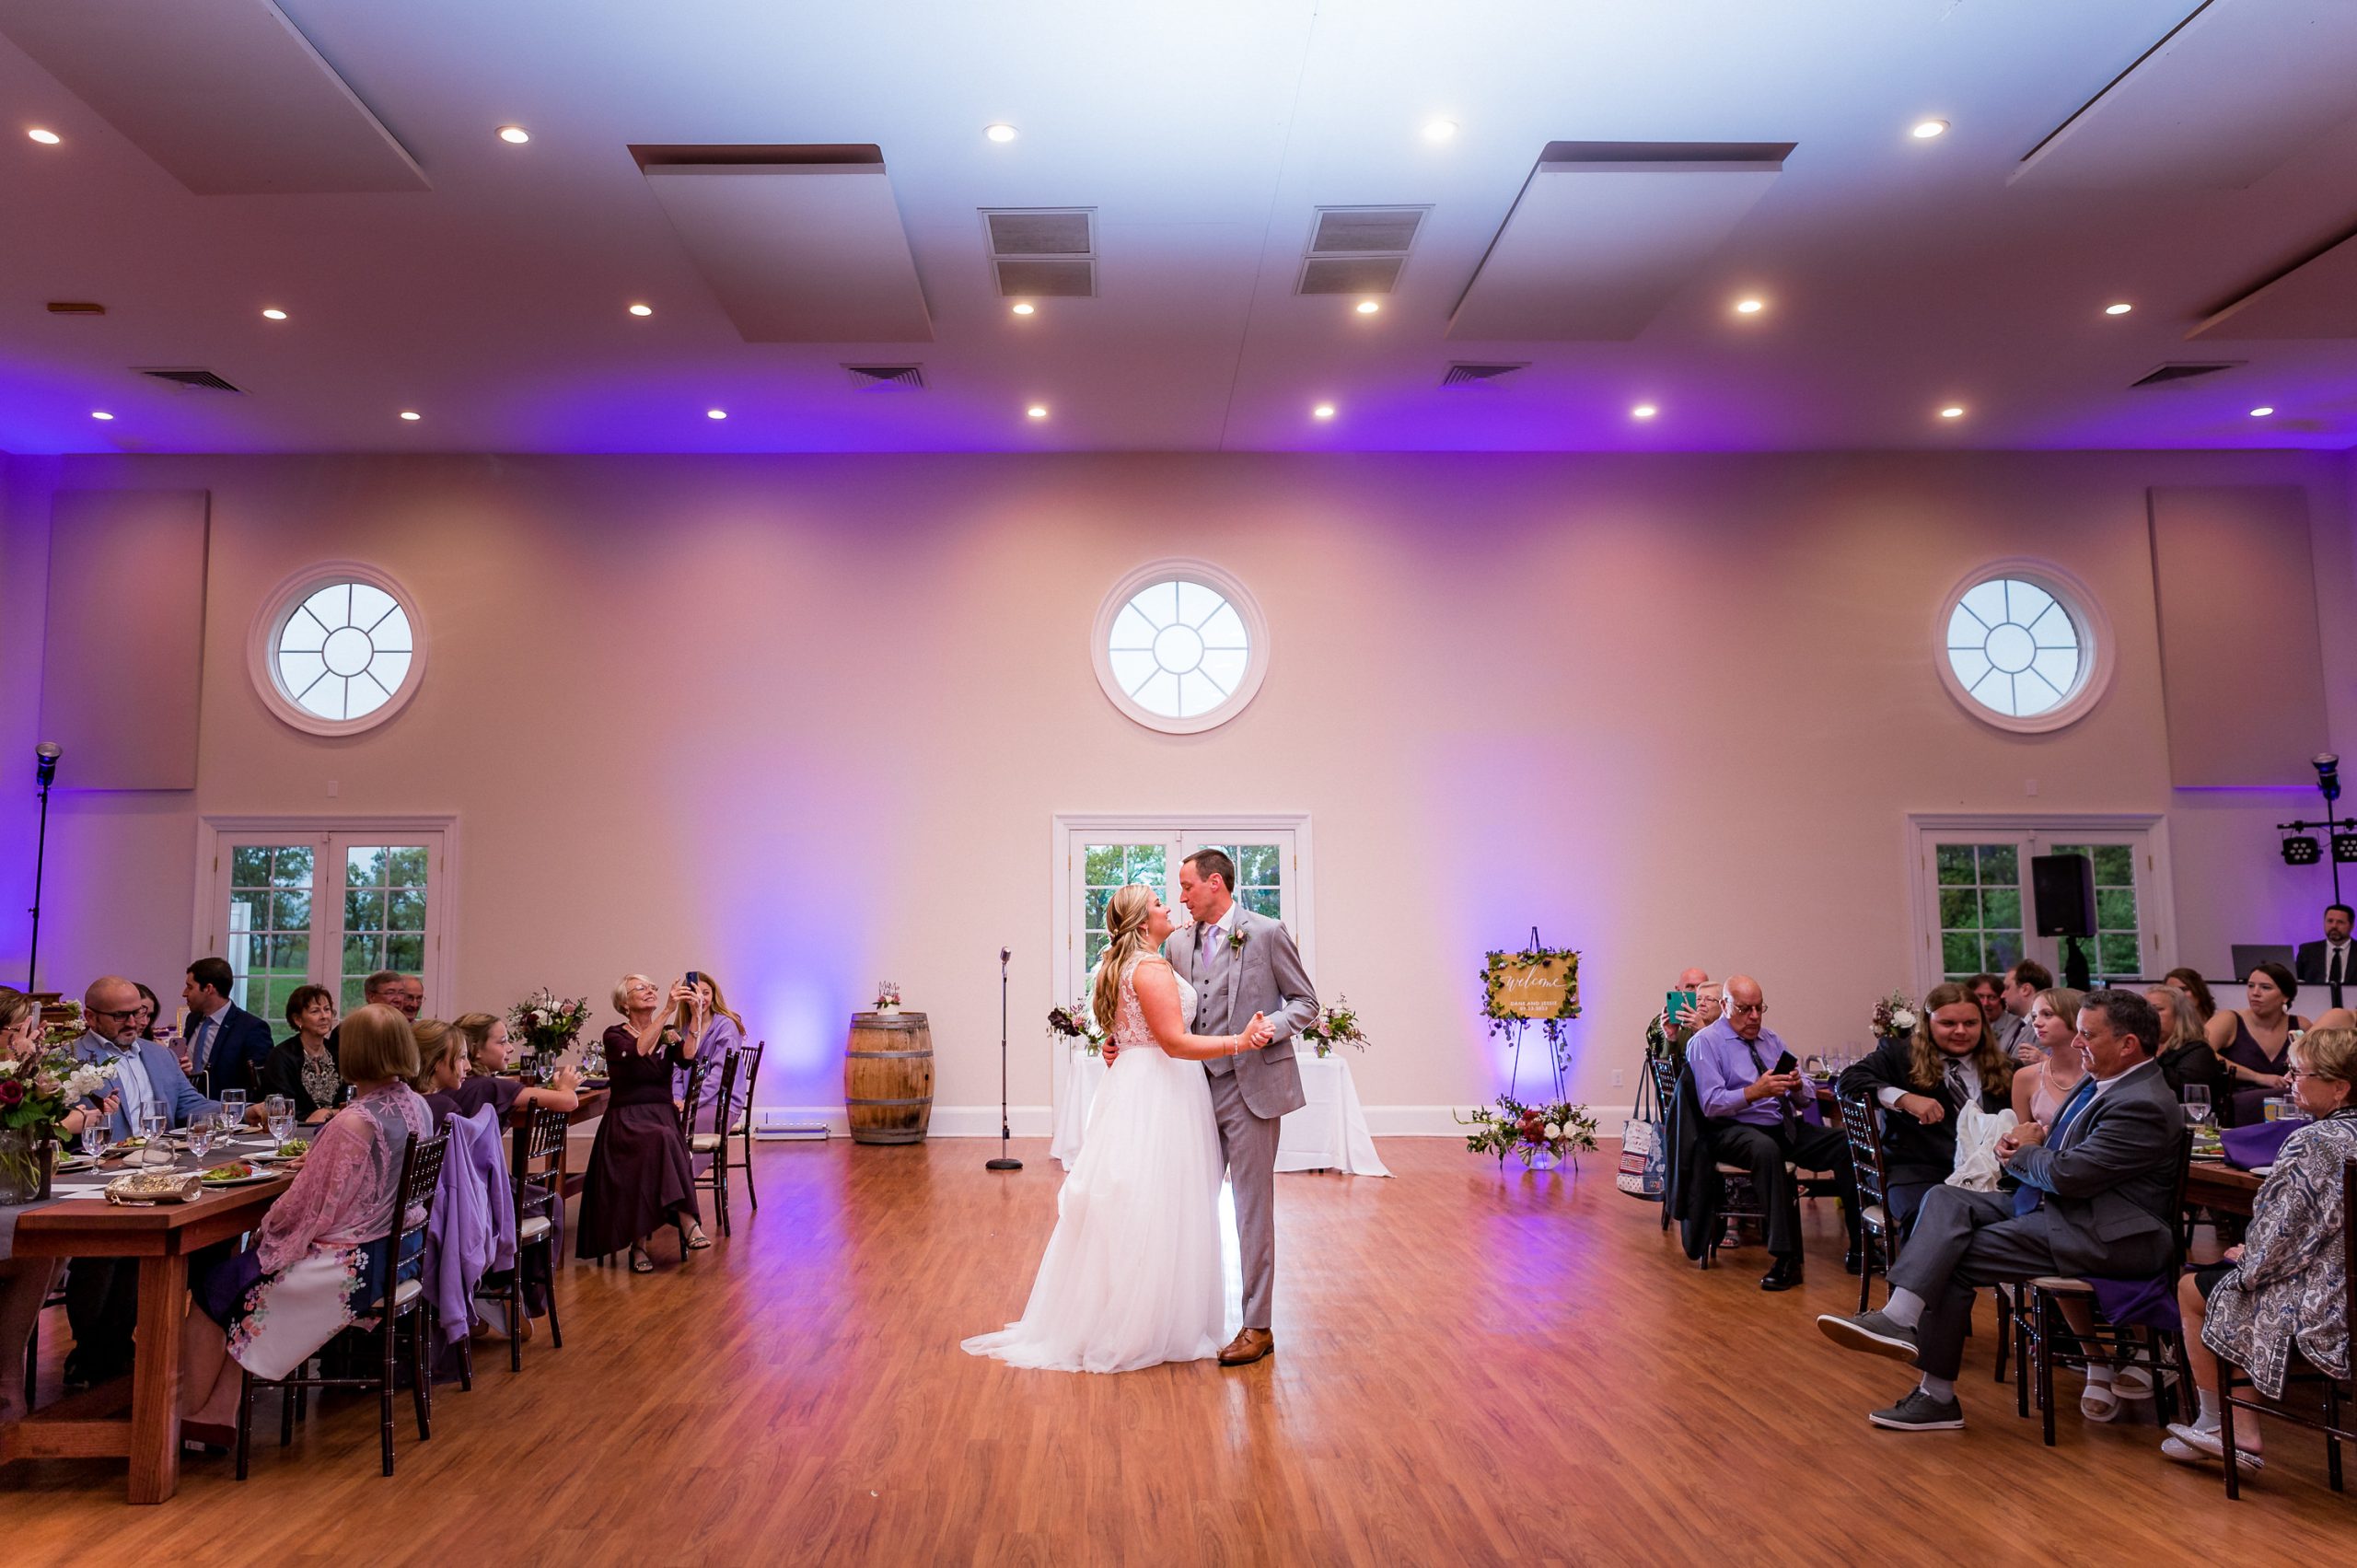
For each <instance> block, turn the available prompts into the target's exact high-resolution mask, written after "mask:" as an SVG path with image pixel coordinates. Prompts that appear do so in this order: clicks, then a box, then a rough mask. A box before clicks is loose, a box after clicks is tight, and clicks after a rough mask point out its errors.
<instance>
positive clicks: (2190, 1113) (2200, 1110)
mask: <svg viewBox="0 0 2357 1568" xmlns="http://www.w3.org/2000/svg"><path fill="white" fill-rule="evenodd" d="M2183 1094H2184V1098H2185V1119H2186V1120H2187V1121H2190V1122H2192V1123H2193V1125H2194V1126H2196V1127H2206V1126H2208V1125H2209V1124H2210V1114H2211V1111H2212V1106H2211V1104H2210V1090H2209V1088H2208V1087H2207V1086H2204V1085H2201V1084H2188V1085H2186V1086H2185V1089H2184V1091H2183Z"/></svg>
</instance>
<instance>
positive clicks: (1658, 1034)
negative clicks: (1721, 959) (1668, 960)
mask: <svg viewBox="0 0 2357 1568" xmlns="http://www.w3.org/2000/svg"><path fill="white" fill-rule="evenodd" d="M1670 989H1671V990H1673V991H1690V992H1692V993H1694V1005H1692V1006H1691V1007H1681V1008H1679V1009H1678V1016H1677V1017H1675V1018H1673V1017H1671V1016H1669V1015H1668V1014H1667V1013H1666V1012H1665V1013H1656V1014H1655V1015H1654V1016H1653V1017H1652V1018H1651V1019H1649V1020H1647V1022H1646V1024H1645V1055H1646V1056H1647V1057H1648V1058H1649V1059H1652V1060H1656V1061H1666V1062H1667V1063H1669V1064H1670V1066H1671V1068H1672V1069H1673V1070H1682V1069H1683V1068H1684V1067H1685V1065H1686V1047H1687V1046H1688V1044H1689V1042H1691V1041H1692V1040H1693V1039H1694V1036H1695V1033H1696V1031H1697V1030H1700V1029H1706V1028H1710V1027H1711V1026H1712V1025H1713V1024H1715V1023H1717V1022H1718V1021H1719V1016H1720V1015H1721V1014H1723V1013H1724V1012H1725V1011H1726V998H1725V996H1724V994H1723V993H1724V987H1723V986H1721V985H1720V984H1719V983H1718V982H1717V981H1713V979H1712V978H1711V971H1710V970H1706V969H1703V968H1702V967H1701V965H1699V964H1698V965H1696V966H1695V967H1693V968H1692V969H1687V970H1679V971H1678V983H1677V984H1676V985H1673V986H1672V987H1670Z"/></svg>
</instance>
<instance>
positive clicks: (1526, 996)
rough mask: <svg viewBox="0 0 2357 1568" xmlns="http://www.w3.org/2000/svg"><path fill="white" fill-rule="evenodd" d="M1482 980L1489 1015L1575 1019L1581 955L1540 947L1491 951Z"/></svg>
mask: <svg viewBox="0 0 2357 1568" xmlns="http://www.w3.org/2000/svg"><path fill="white" fill-rule="evenodd" d="M1483 979H1484V981H1486V982H1487V984H1488V988H1489V996H1488V999H1487V1000H1488V1005H1487V1006H1486V1007H1485V1008H1484V1009H1483V1011H1484V1012H1486V1013H1488V1014H1489V1016H1491V1017H1492V1018H1576V1017H1578V1016H1579V1012H1580V956H1579V955H1578V954H1577V953H1573V952H1568V951H1562V950H1555V949H1548V948H1539V949H1536V950H1533V951H1528V952H1521V953H1492V954H1491V955H1489V967H1488V969H1487V970H1485V971H1484V974H1483Z"/></svg>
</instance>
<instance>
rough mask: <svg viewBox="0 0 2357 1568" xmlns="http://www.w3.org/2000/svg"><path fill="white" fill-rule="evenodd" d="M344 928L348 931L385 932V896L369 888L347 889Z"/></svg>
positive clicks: (344, 899) (344, 900) (344, 905)
mask: <svg viewBox="0 0 2357 1568" xmlns="http://www.w3.org/2000/svg"><path fill="white" fill-rule="evenodd" d="M343 928H344V929H345V930H346V931H382V930H384V929H385V895H384V894H383V893H381V892H377V891H375V890H373V889H367V888H347V889H344V893H343Z"/></svg>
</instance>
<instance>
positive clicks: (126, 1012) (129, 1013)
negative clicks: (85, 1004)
mask: <svg viewBox="0 0 2357 1568" xmlns="http://www.w3.org/2000/svg"><path fill="white" fill-rule="evenodd" d="M145 1011H147V1005H146V1004H145V1003H144V1002H143V1003H141V1004H140V1005H138V1006H136V1007H93V1008H91V1009H90V1016H92V1017H93V1018H135V1017H137V1016H139V1015H140V1014H142V1013H145Z"/></svg>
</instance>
